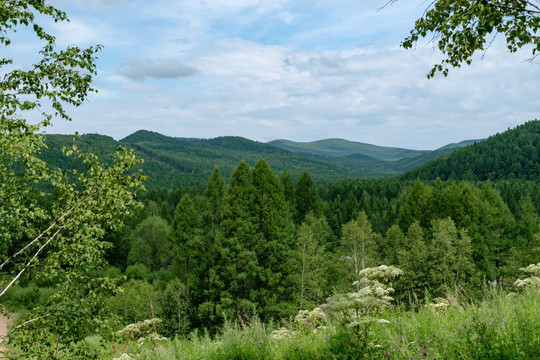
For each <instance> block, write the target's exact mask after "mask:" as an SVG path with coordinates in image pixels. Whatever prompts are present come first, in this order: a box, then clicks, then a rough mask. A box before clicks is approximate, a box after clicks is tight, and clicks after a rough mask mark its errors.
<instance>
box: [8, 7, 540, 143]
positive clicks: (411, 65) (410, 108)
mask: <svg viewBox="0 0 540 360" xmlns="http://www.w3.org/2000/svg"><path fill="white" fill-rule="evenodd" d="M51 3H52V4H54V5H55V6H57V7H59V8H60V9H63V10H65V11H66V12H67V14H68V16H69V18H70V22H69V23H52V22H48V23H46V25H47V26H46V28H47V30H49V31H50V32H51V33H52V34H53V35H56V37H57V44H58V45H59V46H61V47H63V46H67V45H77V46H81V47H86V46H90V45H94V44H102V45H103V46H104V48H103V50H102V51H101V52H100V53H99V54H98V57H99V59H98V61H97V67H98V75H97V76H96V78H95V80H94V87H95V88H96V89H97V90H98V93H97V94H92V95H91V96H90V98H89V101H88V102H86V103H85V104H84V105H83V106H81V107H79V108H76V109H70V111H69V112H70V115H71V116H72V118H73V121H72V122H70V123H69V122H65V121H63V120H56V121H55V122H54V126H53V127H52V128H49V129H47V130H46V131H47V133H68V134H72V133H74V132H75V131H78V132H79V133H81V134H84V133H99V134H103V135H109V136H112V137H113V138H115V139H117V140H119V139H121V138H123V137H125V136H127V135H129V134H131V133H133V132H135V131H137V130H139V129H146V130H151V131H156V132H159V133H161V134H164V135H168V136H175V137H196V138H214V137H218V136H227V135H234V136H242V137H245V138H248V139H252V140H256V141H261V142H267V141H270V140H274V139H282V138H284V139H289V140H293V141H302V142H304V141H314V140H319V139H325V138H343V139H347V140H351V141H359V142H364V143H370V144H375V145H381V146H393V147H403V148H410V149H425V150H429V149H436V148H439V147H441V146H444V145H446V144H448V143H452V142H459V141H462V140H468V139H480V138H486V137H488V136H490V135H493V134H495V133H498V132H503V131H505V130H506V129H508V128H513V127H515V126H517V125H519V124H522V123H524V122H526V121H529V120H533V119H535V118H540V116H539V110H540V101H539V100H538V93H539V90H540V88H539V83H540V82H539V80H540V65H539V64H531V63H528V62H526V61H524V59H526V58H528V57H530V55H529V54H530V53H529V51H530V50H529V49H525V50H524V51H520V52H518V53H514V54H510V53H509V52H508V51H507V50H506V49H505V47H504V43H503V42H502V41H500V39H497V40H496V41H495V42H494V44H493V45H492V47H491V48H490V49H489V50H488V51H487V52H486V54H485V55H484V56H483V57H482V58H481V57H480V56H478V57H476V58H475V59H474V61H473V64H472V65H471V66H464V67H462V68H460V69H452V70H451V71H450V74H449V76H448V77H443V76H442V75H438V76H436V77H435V78H433V79H427V77H426V74H427V73H428V72H429V70H430V69H431V67H432V66H433V65H434V64H435V63H438V62H439V61H440V60H441V59H442V57H441V55H440V54H439V53H438V52H437V50H436V49H434V47H433V44H432V43H430V42H429V39H427V40H422V41H420V42H419V43H418V44H417V46H416V48H414V49H411V50H404V49H403V48H401V47H400V43H401V41H402V40H403V39H404V38H405V37H406V36H407V34H408V33H409V31H410V29H411V28H412V27H413V25H414V21H415V20H416V19H417V18H419V17H420V16H421V15H422V13H423V11H424V10H425V6H426V5H427V3H426V2H425V1H424V0H403V1H401V0H400V1H398V2H396V3H394V4H393V5H391V6H388V7H385V8H383V9H381V7H382V6H383V5H384V3H385V0H334V1H329V0H324V1H323V0H186V1H184V0H178V1H175V0H167V1H166V0H151V1H148V0H54V1H51ZM20 36H21V38H23V39H25V38H24V35H20ZM25 41H27V42H28V43H24V44H22V45H19V46H18V47H17V46H15V47H14V48H13V49H12V51H13V54H14V55H13V57H14V59H15V61H17V59H18V58H20V59H21V61H22V59H28V58H31V55H30V51H32V46H30V43H31V40H30V38H28V40H26V39H25ZM25 45H27V46H25Z"/></svg>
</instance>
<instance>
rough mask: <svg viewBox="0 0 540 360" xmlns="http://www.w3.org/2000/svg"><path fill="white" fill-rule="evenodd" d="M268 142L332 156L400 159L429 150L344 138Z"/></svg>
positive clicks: (282, 146) (294, 149)
mask: <svg viewBox="0 0 540 360" xmlns="http://www.w3.org/2000/svg"><path fill="white" fill-rule="evenodd" d="M268 144H269V145H272V146H275V147H279V148H281V149H285V150H289V151H292V152H300V153H307V154H313V155H323V156H331V157H339V156H348V155H354V154H361V155H366V156H369V157H371V158H374V159H379V160H399V159H403V158H412V157H417V156H420V155H422V154H424V153H426V152H429V151H422V150H409V149H401V148H393V147H385V146H377V145H371V144H364V143H361V142H355V141H348V140H343V139H325V140H318V141H312V142H294V141H289V140H283V139H279V140H273V141H270V142H268Z"/></svg>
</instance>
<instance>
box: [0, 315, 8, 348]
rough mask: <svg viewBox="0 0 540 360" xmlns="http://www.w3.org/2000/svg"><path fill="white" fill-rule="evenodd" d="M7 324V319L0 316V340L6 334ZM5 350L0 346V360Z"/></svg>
mask: <svg viewBox="0 0 540 360" xmlns="http://www.w3.org/2000/svg"><path fill="white" fill-rule="evenodd" d="M8 324H9V319H8V318H6V317H5V316H4V315H2V314H0V338H2V337H4V336H6V335H7V333H8ZM4 350H5V348H4V347H3V346H0V359H2V358H4V356H3V351H4Z"/></svg>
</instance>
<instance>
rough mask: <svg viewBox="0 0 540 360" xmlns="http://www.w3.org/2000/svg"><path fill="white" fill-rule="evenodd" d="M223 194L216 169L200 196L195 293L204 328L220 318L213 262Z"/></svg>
mask: <svg viewBox="0 0 540 360" xmlns="http://www.w3.org/2000/svg"><path fill="white" fill-rule="evenodd" d="M224 193H225V181H224V179H223V177H222V176H221V173H220V171H219V169H218V168H215V169H214V172H213V173H212V176H211V177H210V178H209V179H208V185H207V187H206V190H205V191H204V195H203V207H204V209H203V213H202V234H201V235H202V243H203V246H204V250H203V253H204V255H203V256H202V257H201V269H200V270H201V272H200V278H199V280H200V281H199V284H200V288H199V289H198V291H199V293H200V296H201V304H200V305H199V318H200V319H201V320H202V321H203V323H204V324H205V325H206V327H207V328H210V327H212V326H213V325H215V324H216V323H217V322H218V321H219V319H220V317H221V314H219V313H218V309H217V304H218V302H219V287H218V284H217V280H218V274H217V271H218V269H217V266H216V262H217V260H218V251H219V250H218V245H219V243H220V236H221V224H222V222H223V197H224Z"/></svg>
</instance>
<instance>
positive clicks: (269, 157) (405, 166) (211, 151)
mask: <svg viewBox="0 0 540 360" xmlns="http://www.w3.org/2000/svg"><path fill="white" fill-rule="evenodd" d="M46 141H47V143H48V145H49V149H46V150H45V151H44V154H43V157H44V158H45V159H46V160H48V161H49V162H50V163H51V164H55V165H57V166H59V167H61V168H70V167H73V166H74V165H73V164H72V163H71V162H70V160H69V159H68V158H66V157H65V156H63V155H62V154H61V148H62V147H65V146H71V144H72V143H73V136H72V135H47V136H46ZM76 143H77V146H78V147H79V148H81V149H82V150H85V151H91V152H95V153H97V154H99V155H100V156H101V157H102V158H103V160H105V161H110V160H111V159H112V157H113V154H114V152H115V150H116V148H117V147H118V146H119V145H124V146H127V147H128V148H133V149H135V150H136V151H137V153H138V156H139V157H140V158H142V159H143V160H144V164H142V165H141V166H140V167H139V168H142V170H143V173H144V174H145V175H147V176H148V177H149V179H148V180H147V182H146V186H147V187H149V188H156V187H182V186H203V185H204V184H205V182H206V180H207V179H208V177H209V176H210V174H211V173H212V171H213V169H214V168H215V167H218V168H219V169H220V170H221V172H222V173H223V174H224V176H225V177H226V178H227V179H228V178H229V177H230V175H231V174H232V171H233V170H234V168H235V167H236V165H237V164H238V162H239V161H241V160H245V161H246V162H247V163H248V164H255V163H256V162H257V161H258V159H260V158H264V159H265V160H266V161H267V162H268V164H269V165H271V166H272V168H273V169H274V170H275V171H276V172H277V173H282V172H284V171H287V172H288V173H289V174H290V176H292V177H293V178H295V179H296V178H298V176H299V175H300V174H301V173H302V172H303V171H304V170H306V171H307V172H309V173H310V174H311V176H312V178H313V180H314V181H315V182H316V183H329V182H333V181H338V180H344V179H348V178H359V177H360V178H371V177H381V176H395V175H399V174H401V173H403V172H404V171H406V170H409V169H411V168H412V167H414V166H417V165H419V164H423V163H425V162H427V161H428V160H431V159H432V158H433V157H434V156H441V155H443V154H446V153H448V152H450V151H453V148H451V147H448V146H447V147H445V148H444V149H440V150H436V151H425V152H422V151H416V150H406V149H397V148H383V147H378V146H374V145H368V144H361V143H354V142H349V141H345V140H337V139H329V140H323V141H320V142H315V143H319V144H322V145H321V146H320V151H318V154H315V152H317V151H316V150H313V151H311V153H307V152H291V151H288V150H285V149H282V148H280V147H276V146H274V145H270V143H269V144H264V143H260V142H257V141H252V140H248V139H244V138H241V137H233V136H226V137H218V138H215V139H194V138H173V137H168V136H164V135H161V134H158V133H155V132H151V131H145V130H140V131H137V132H135V133H133V134H131V135H129V136H128V137H126V138H124V139H122V140H120V141H119V142H118V141H116V140H114V139H113V138H111V137H108V136H103V135H98V134H87V135H82V136H80V137H79V138H78V140H77V142H76ZM287 143H289V144H295V143H293V142H287ZM315 143H314V144H315ZM455 146H457V147H459V146H461V144H457V145H455ZM332 149H334V150H332ZM363 149H364V150H363ZM365 149H367V150H365ZM370 154H371V155H370ZM418 154H420V155H418ZM414 155H418V156H416V157H411V156H414ZM374 156H375V157H374ZM396 157H402V158H401V159H400V160H392V161H390V160H388V159H392V158H396Z"/></svg>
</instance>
